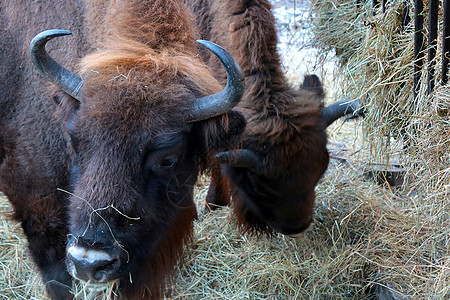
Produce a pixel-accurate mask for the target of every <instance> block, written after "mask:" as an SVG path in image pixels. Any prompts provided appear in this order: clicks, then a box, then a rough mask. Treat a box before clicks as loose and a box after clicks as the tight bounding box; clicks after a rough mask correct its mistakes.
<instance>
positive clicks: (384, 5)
mask: <svg viewBox="0 0 450 300" xmlns="http://www.w3.org/2000/svg"><path fill="white" fill-rule="evenodd" d="M381 5H382V6H381V11H382V12H383V13H385V12H386V0H382V1H381Z"/></svg>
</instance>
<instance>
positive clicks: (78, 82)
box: [30, 30, 245, 299]
mask: <svg viewBox="0 0 450 300" xmlns="http://www.w3.org/2000/svg"><path fill="white" fill-rule="evenodd" d="M65 34H68V32H65V31H61V30H50V31H46V32H43V33H41V34H40V35H38V36H37V37H35V39H34V40H33V41H32V43H31V48H30V49H31V55H32V58H33V61H34V63H35V64H36V65H37V67H38V68H39V69H40V70H41V72H42V73H43V74H44V75H45V76H47V78H48V79H49V80H51V81H53V82H54V83H56V84H57V85H58V86H59V87H60V88H61V89H62V90H63V91H64V92H60V93H59V95H58V96H56V99H57V102H58V104H59V106H60V111H61V112H60V113H61V119H62V120H63V121H64V122H63V123H64V131H65V132H66V133H67V140H68V146H69V147H70V149H71V152H72V163H71V172H70V174H71V178H70V181H71V186H70V188H69V190H67V191H66V190H65V191H64V192H66V193H67V194H69V196H68V197H69V203H70V204H69V207H68V213H69V217H70V224H68V226H69V241H68V244H67V269H68V271H69V273H70V274H71V275H72V276H73V277H75V278H78V279H81V280H85V281H91V282H106V281H110V280H115V279H119V280H120V286H121V287H122V291H123V293H124V295H125V297H126V298H129V299H136V298H141V297H145V298H149V297H151V298H157V297H158V296H159V295H160V292H161V287H162V285H163V283H164V279H165V277H166V275H167V274H168V273H170V271H171V270H172V269H173V266H174V264H175V262H176V260H177V258H178V257H179V255H180V253H181V250H182V246H183V244H184V242H186V240H188V239H189V236H190V233H191V231H192V221H193V220H194V218H195V217H196V208H195V205H194V203H193V186H194V184H195V182H196V180H197V174H198V172H199V169H200V164H199V162H200V161H201V160H202V157H203V156H205V155H206V154H207V153H208V152H209V151H212V150H213V149H214V150H215V151H216V150H217V149H222V150H221V151H223V150H225V149H226V148H227V147H229V146H230V145H231V144H232V143H233V140H234V139H235V136H237V135H238V134H239V133H240V132H242V131H243V130H244V127H245V126H244V125H245V120H244V119H243V117H241V115H240V114H239V113H236V112H233V111H230V109H231V108H232V107H233V106H234V105H236V103H237V102H238V101H239V99H240V97H241V96H242V93H243V82H244V79H243V74H242V71H241V70H240V67H239V65H238V64H237V63H236V61H235V60H234V59H233V58H232V57H231V55H229V54H228V53H227V52H226V51H225V50H223V49H222V48H220V47H218V46H217V45H214V44H212V43H209V42H206V41H199V43H201V44H202V45H203V46H205V47H207V48H208V49H209V50H211V51H212V52H214V53H215V54H216V55H217V56H218V57H219V58H220V60H221V61H222V62H223V64H224V66H225V68H226V70H227V73H228V76H229V81H228V84H227V86H226V87H225V89H224V90H223V91H220V92H217V91H218V90H220V89H221V87H220V85H218V82H217V81H216V80H215V79H214V78H213V76H212V75H211V74H210V73H209V71H208V69H207V68H206V66H205V65H204V64H203V63H202V62H201V61H200V60H199V59H196V58H194V57H193V56H194V55H193V54H195V53H196V51H197V50H196V46H195V44H194V43H193V44H192V45H191V46H190V47H191V49H193V50H192V51H191V52H192V53H191V54H192V55H190V56H189V55H187V54H186V53H185V52H183V51H186V50H182V51H181V50H180V51H176V49H166V50H164V49H159V50H158V51H152V49H146V51H147V53H140V54H139V55H137V54H130V53H129V52H126V51H125V52H120V51H119V52H114V51H112V52H111V51H109V52H108V51H106V52H105V51H100V52H99V53H94V54H92V55H90V56H87V57H85V58H84V59H83V62H82V67H81V71H80V74H81V76H79V75H76V74H74V73H72V72H70V71H68V70H66V69H65V68H63V67H62V66H60V65H59V64H58V63H57V62H56V61H54V60H53V59H52V58H51V57H50V56H49V55H48V54H47V53H46V51H45V44H46V42H47V41H48V40H50V39H51V38H53V37H57V36H61V35H65ZM214 92H217V93H215V94H213V95H209V96H205V95H208V94H211V93H214Z"/></svg>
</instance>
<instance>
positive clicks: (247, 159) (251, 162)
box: [216, 149, 260, 168]
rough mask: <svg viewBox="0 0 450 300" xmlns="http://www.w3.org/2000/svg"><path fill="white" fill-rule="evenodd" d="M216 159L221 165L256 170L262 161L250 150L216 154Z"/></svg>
mask: <svg viewBox="0 0 450 300" xmlns="http://www.w3.org/2000/svg"><path fill="white" fill-rule="evenodd" d="M216 158H217V160H218V162H219V163H220V164H224V165H229V166H233V167H240V168H254V167H255V166H256V165H257V163H258V161H259V160H260V159H259V156H258V155H257V154H256V153H255V152H253V151H252V150H249V149H238V150H230V151H226V152H219V153H217V154H216Z"/></svg>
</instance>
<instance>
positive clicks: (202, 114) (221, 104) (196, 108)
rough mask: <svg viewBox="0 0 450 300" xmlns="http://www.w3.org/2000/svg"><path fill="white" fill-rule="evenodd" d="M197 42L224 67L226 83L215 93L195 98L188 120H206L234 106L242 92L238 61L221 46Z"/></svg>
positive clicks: (243, 83)
mask: <svg viewBox="0 0 450 300" xmlns="http://www.w3.org/2000/svg"><path fill="white" fill-rule="evenodd" d="M197 43H199V44H200V45H202V46H203V47H206V48H208V49H209V50H210V51H211V52H213V53H214V54H215V55H216V56H217V57H218V58H219V60H220V62H221V63H222V64H223V66H224V67H225V70H226V72H227V78H228V80H227V85H226V86H225V88H224V89H223V90H222V91H220V92H218V93H217V94H213V95H209V96H205V97H202V98H198V99H195V101H194V104H193V107H192V113H191V115H190V118H189V122H196V121H201V120H206V119H209V118H212V117H215V116H218V115H221V114H223V113H226V112H227V111H229V110H230V109H232V108H233V107H235V106H236V104H238V102H239V101H240V100H241V98H242V95H243V94H244V88H245V78H244V72H242V69H241V67H240V66H239V64H238V62H237V61H236V60H235V59H234V58H233V56H231V54H230V53H228V52H227V51H226V50H225V49H223V48H222V47H220V46H218V45H216V44H214V43H212V42H209V41H203V40H197Z"/></svg>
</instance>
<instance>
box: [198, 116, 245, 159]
mask: <svg viewBox="0 0 450 300" xmlns="http://www.w3.org/2000/svg"><path fill="white" fill-rule="evenodd" d="M194 124H195V123H194ZM246 124H247V122H246V121H245V118H244V116H243V115H242V114H241V113H240V112H238V111H237V110H234V109H233V110H230V111H229V112H227V113H225V114H222V115H220V116H217V117H214V118H211V119H208V120H205V121H201V122H198V124H196V125H195V126H199V128H197V130H199V137H200V143H201V144H202V146H203V147H202V148H203V149H204V151H205V152H206V154H215V153H217V152H221V151H226V150H229V149H232V148H235V147H236V146H237V145H238V144H239V142H240V136H241V133H243V132H244V130H245V126H246Z"/></svg>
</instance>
